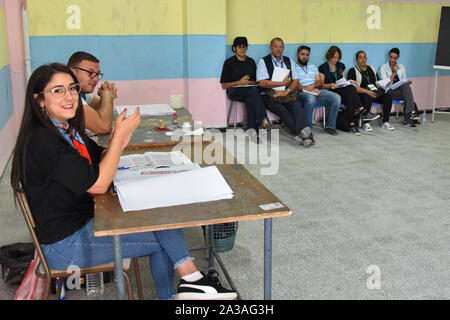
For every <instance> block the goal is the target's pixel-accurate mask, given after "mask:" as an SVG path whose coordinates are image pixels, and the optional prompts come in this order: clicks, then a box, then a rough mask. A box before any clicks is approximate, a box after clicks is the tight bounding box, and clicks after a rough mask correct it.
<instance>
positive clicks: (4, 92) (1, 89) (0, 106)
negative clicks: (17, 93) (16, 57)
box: [0, 65, 13, 130]
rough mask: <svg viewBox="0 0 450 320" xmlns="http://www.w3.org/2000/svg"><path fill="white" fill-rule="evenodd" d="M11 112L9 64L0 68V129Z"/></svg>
mask: <svg viewBox="0 0 450 320" xmlns="http://www.w3.org/2000/svg"><path fill="white" fill-rule="evenodd" d="M12 114H13V105H12V96H11V77H10V67H9V65H6V66H4V67H3V68H1V69H0V130H2V129H3V127H4V126H5V124H6V123H7V122H8V120H9V119H10V118H11V116H12Z"/></svg>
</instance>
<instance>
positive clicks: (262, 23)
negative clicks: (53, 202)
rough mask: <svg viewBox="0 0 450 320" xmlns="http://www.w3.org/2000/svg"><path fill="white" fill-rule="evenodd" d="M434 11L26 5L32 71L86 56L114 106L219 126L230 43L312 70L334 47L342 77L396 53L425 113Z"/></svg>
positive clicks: (421, 6) (108, 1)
mask: <svg viewBox="0 0 450 320" xmlns="http://www.w3.org/2000/svg"><path fill="white" fill-rule="evenodd" d="M74 5H76V7H74ZM442 5H450V1H362V0H360V1H344V0H315V1H306V0H279V1H271V0H246V1H242V0H159V1H156V0H147V1H142V0H134V1H133V0H129V1H125V0H96V1H92V0H76V1H75V0H28V14H29V26H30V27H29V32H30V36H31V40H30V43H31V53H32V69H35V68H37V67H38V66H39V65H41V64H43V63H48V62H52V61H59V62H66V61H67V59H68V57H69V56H70V55H71V54H72V53H73V52H74V51H78V50H84V51H88V52H91V53H93V54H94V55H96V56H97V57H98V58H99V59H100V60H101V69H102V72H103V73H104V74H105V78H104V79H105V80H113V81H115V82H116V84H117V86H118V87H119V99H118V101H117V103H119V104H122V103H123V104H131V103H169V101H170V99H169V96H170V95H171V94H183V95H184V104H185V106H187V107H188V108H189V110H190V111H191V113H192V114H193V115H194V118H196V119H198V120H202V121H203V122H204V124H205V125H207V126H219V127H220V126H224V125H225V119H226V109H227V104H228V102H227V98H226V95H225V92H224V90H222V89H221V87H220V83H219V77H220V73H221V69H222V64H223V61H224V60H225V59H226V58H228V57H229V56H231V55H232V54H233V53H232V51H231V43H232V41H233V39H234V37H235V36H238V35H245V36H247V37H248V39H249V42H250V47H249V50H248V55H249V56H251V57H253V58H254V59H255V60H258V59H260V58H261V57H262V56H264V55H266V54H267V53H268V52H269V45H268V43H269V41H270V39H272V38H273V37H275V36H279V37H281V38H283V39H284V41H285V43H286V48H285V55H288V56H290V57H292V58H294V59H295V55H296V50H297V47H298V46H299V45H300V44H307V45H309V46H311V48H312V54H311V62H313V63H314V64H316V65H319V64H321V63H322V62H324V55H325V52H326V50H327V48H328V47H329V46H330V45H331V44H335V45H338V46H339V47H340V48H341V49H342V51H343V60H342V61H343V62H344V63H345V64H346V65H347V67H348V68H350V67H351V66H353V65H354V55H355V53H356V51H358V50H365V51H366V52H367V55H368V58H369V61H368V63H369V64H372V65H373V66H374V67H375V68H376V69H378V68H379V66H380V65H381V64H383V63H385V62H386V59H387V52H388V50H389V49H390V48H392V47H394V46H396V47H399V48H400V50H401V56H400V62H401V63H403V64H404V65H405V66H406V69H407V74H408V77H409V78H412V79H413V80H414V82H413V88H414V92H415V96H416V100H417V102H418V104H419V105H420V107H421V108H429V107H430V106H431V102H432V94H431V96H430V94H429V92H430V91H432V84H433V81H432V77H433V76H434V71H433V69H432V65H433V62H434V56H435V51H436V41H437V36H438V29H439V19H440V11H441V6H442ZM77 12H78V13H79V14H78V15H77ZM374 26H375V27H374ZM377 27H379V29H378V28H377ZM441 76H442V77H441V80H440V85H447V84H450V73H441ZM430 84H431V86H430ZM438 103H441V104H445V103H446V104H449V103H450V94H448V93H447V92H445V91H443V90H441V91H440V92H439V98H438Z"/></svg>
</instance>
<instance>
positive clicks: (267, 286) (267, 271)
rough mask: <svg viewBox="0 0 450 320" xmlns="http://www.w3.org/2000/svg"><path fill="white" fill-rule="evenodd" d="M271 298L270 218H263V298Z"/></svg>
mask: <svg viewBox="0 0 450 320" xmlns="http://www.w3.org/2000/svg"><path fill="white" fill-rule="evenodd" d="M271 299H272V218H267V219H264V300H271Z"/></svg>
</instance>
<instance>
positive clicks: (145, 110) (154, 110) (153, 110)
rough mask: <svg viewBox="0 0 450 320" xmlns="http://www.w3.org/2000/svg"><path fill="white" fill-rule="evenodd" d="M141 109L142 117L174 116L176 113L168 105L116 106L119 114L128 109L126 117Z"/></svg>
mask: <svg viewBox="0 0 450 320" xmlns="http://www.w3.org/2000/svg"><path fill="white" fill-rule="evenodd" d="M137 107H139V108H140V112H141V116H143V117H145V116H167V115H173V114H174V113H175V112H176V111H175V110H174V109H172V108H171V107H170V106H169V105H168V104H141V105H130V106H115V109H116V112H117V114H121V113H122V111H123V110H124V109H125V108H127V114H126V115H125V116H126V117H129V116H131V115H132V114H133V113H134V111H135V110H136V108H137Z"/></svg>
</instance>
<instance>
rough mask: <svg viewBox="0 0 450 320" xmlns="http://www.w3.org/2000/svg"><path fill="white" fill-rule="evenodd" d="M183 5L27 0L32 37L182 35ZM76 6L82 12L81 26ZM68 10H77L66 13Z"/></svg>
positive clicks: (176, 1)
mask: <svg viewBox="0 0 450 320" xmlns="http://www.w3.org/2000/svg"><path fill="white" fill-rule="evenodd" d="M181 3H182V0H159V1H153V0H150V1H149V0H137V1H125V0H94V1H93V0H28V16H29V26H30V27H29V29H30V31H29V32H30V36H58V35H64V36H66V35H134V34H136V35H141V34H162V35H169V34H175V35H176V34H178V35H179V34H182V32H183V21H182V11H181V9H182V5H181ZM74 6H77V7H78V8H79V9H80V10H79V12H80V16H81V19H80V20H79V21H80V24H79V26H77V22H78V21H77V20H76V18H77V12H76V9H77V7H74ZM68 9H75V11H70V10H69V13H67V10H68ZM68 22H69V27H68V26H67V23H68ZM78 27H79V29H78Z"/></svg>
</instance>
